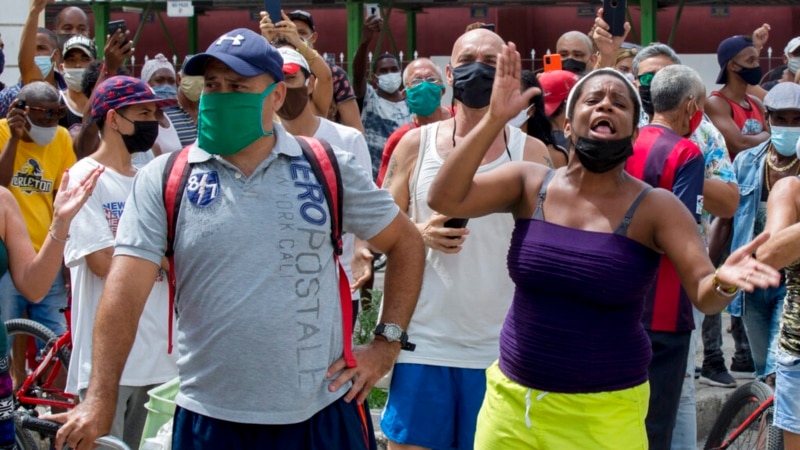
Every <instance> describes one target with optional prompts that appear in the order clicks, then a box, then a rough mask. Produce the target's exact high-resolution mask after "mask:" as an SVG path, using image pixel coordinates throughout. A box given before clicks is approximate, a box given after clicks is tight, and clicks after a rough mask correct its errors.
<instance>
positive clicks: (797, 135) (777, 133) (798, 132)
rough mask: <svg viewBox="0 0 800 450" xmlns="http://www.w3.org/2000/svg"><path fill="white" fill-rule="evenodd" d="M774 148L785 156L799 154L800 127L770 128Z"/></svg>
mask: <svg viewBox="0 0 800 450" xmlns="http://www.w3.org/2000/svg"><path fill="white" fill-rule="evenodd" d="M770 134H771V137H770V139H771V141H772V146H773V147H775V151H777V152H778V153H779V154H781V155H783V156H792V155H794V154H796V153H797V141H798V140H800V127H776V126H772V127H770Z"/></svg>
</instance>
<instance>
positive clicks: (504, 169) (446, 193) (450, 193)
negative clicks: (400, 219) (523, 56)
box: [428, 43, 544, 218]
mask: <svg viewBox="0 0 800 450" xmlns="http://www.w3.org/2000/svg"><path fill="white" fill-rule="evenodd" d="M521 69H522V67H521V65H520V57H519V53H517V50H516V46H515V45H514V44H513V43H509V44H508V45H504V46H503V50H502V52H501V53H500V54H499V55H498V58H497V70H496V73H495V78H494V85H493V86H492V97H491V102H490V104H489V110H488V111H487V112H486V115H485V116H484V117H483V118H482V119H481V121H480V122H479V123H478V125H477V126H476V127H475V128H473V129H472V130H471V131H470V132H469V133H468V134H467V135H466V136H465V137H464V138H462V139H461V140H460V141H459V142H457V143H456V146H455V149H454V150H453V152H452V153H451V154H450V156H448V157H447V159H446V160H445V162H444V164H443V165H442V168H441V169H440V170H439V173H438V174H437V175H436V178H435V179H434V181H433V183H432V184H431V187H430V191H429V193H428V204H429V205H430V207H431V208H433V209H434V210H436V211H439V212H441V213H442V214H445V215H447V216H450V217H467V218H469V217H480V216H483V215H486V214H490V213H493V212H501V211H506V212H509V211H513V209H514V208H515V206H516V205H517V204H518V203H519V201H520V199H521V198H522V196H523V195H524V184H525V177H524V173H525V172H526V170H527V169H528V168H529V167H528V165H525V164H524V163H509V164H503V165H502V166H500V167H498V168H497V169H494V170H491V171H489V172H487V173H485V174H481V175H479V176H477V177H476V176H475V172H476V171H477V170H478V167H479V166H480V164H481V161H482V160H483V158H484V156H485V154H486V152H487V150H488V149H489V147H490V146H491V144H492V142H494V140H495V138H496V137H497V135H498V134H499V133H500V132H501V131H502V130H503V127H505V125H506V123H508V121H509V120H511V118H513V117H514V116H516V115H517V114H518V113H519V112H520V111H522V110H523V109H524V108H527V107H528V105H529V101H530V99H531V98H532V97H533V96H534V95H536V94H537V93H538V92H539V90H538V89H536V88H530V89H528V90H526V91H525V92H520V89H519V86H520V72H521ZM530 166H534V165H530ZM542 169H543V170H544V167H543V168H542Z"/></svg>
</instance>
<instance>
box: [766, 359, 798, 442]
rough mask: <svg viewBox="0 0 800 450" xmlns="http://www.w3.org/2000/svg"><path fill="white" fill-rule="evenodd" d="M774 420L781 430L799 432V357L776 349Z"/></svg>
mask: <svg viewBox="0 0 800 450" xmlns="http://www.w3.org/2000/svg"><path fill="white" fill-rule="evenodd" d="M775 359H776V362H777V368H778V371H777V377H776V378H775V420H774V422H773V423H774V425H775V426H776V427H778V428H780V429H781V430H786V431H788V432H790V433H795V434H800V358H798V357H796V356H794V355H790V354H789V353H787V352H786V351H785V350H783V349H778V354H777V356H776V358H775Z"/></svg>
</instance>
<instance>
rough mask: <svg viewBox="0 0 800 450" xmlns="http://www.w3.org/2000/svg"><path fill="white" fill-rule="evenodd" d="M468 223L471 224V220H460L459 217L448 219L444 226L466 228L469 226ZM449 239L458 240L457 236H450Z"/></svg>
mask: <svg viewBox="0 0 800 450" xmlns="http://www.w3.org/2000/svg"><path fill="white" fill-rule="evenodd" d="M467 222H469V219H460V218H458V217H454V218H452V219H447V221H446V222H445V223H444V226H445V227H446V228H464V227H466V226H467ZM448 237H449V238H450V239H458V238H457V237H455V236H448Z"/></svg>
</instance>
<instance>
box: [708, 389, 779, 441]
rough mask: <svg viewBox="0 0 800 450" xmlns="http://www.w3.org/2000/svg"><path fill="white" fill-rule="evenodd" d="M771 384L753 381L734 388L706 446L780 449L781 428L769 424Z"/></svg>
mask: <svg viewBox="0 0 800 450" xmlns="http://www.w3.org/2000/svg"><path fill="white" fill-rule="evenodd" d="M774 401H775V396H774V395H773V394H772V388H770V387H769V386H768V385H766V384H764V383H762V382H760V381H752V382H750V383H747V384H743V385H742V386H740V387H739V388H737V389H736V390H735V391H733V393H732V394H731V396H730V397H729V398H728V400H727V401H726V402H725V404H724V405H722V410H721V411H720V413H719V416H717V420H716V421H715V422H714V426H713V427H712V428H711V433H709V435H708V440H706V445H705V447H704V449H705V450H724V449H743V450H744V449H746V450H783V432H782V431H781V430H780V429H779V428H777V427H775V426H774V425H772V417H773V411H774V409H773V403H774Z"/></svg>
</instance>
